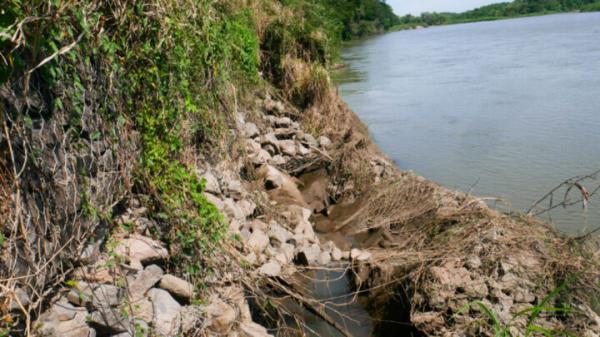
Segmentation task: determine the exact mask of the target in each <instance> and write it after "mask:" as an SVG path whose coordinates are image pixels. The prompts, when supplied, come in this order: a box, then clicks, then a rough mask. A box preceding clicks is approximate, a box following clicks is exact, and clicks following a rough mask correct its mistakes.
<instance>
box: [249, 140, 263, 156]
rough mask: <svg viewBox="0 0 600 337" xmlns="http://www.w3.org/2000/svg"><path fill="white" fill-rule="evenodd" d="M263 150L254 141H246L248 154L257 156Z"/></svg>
mask: <svg viewBox="0 0 600 337" xmlns="http://www.w3.org/2000/svg"><path fill="white" fill-rule="evenodd" d="M260 150H261V147H260V143H259V142H257V141H255V140H254V139H246V152H248V153H249V154H256V153H258V152H259V151H260Z"/></svg>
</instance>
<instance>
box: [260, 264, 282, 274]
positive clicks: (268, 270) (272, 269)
mask: <svg viewBox="0 0 600 337" xmlns="http://www.w3.org/2000/svg"><path fill="white" fill-rule="evenodd" d="M258 273H259V274H261V275H264V276H269V277H275V276H279V274H281V265H280V264H279V263H278V262H277V261H274V260H271V261H269V262H267V263H265V264H263V265H262V266H261V267H260V268H258Z"/></svg>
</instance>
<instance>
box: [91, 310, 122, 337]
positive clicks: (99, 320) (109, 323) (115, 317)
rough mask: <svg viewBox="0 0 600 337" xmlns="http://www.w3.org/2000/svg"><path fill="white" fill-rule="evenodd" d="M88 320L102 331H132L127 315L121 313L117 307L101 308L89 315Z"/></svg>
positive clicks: (115, 332) (116, 332) (114, 332)
mask: <svg viewBox="0 0 600 337" xmlns="http://www.w3.org/2000/svg"><path fill="white" fill-rule="evenodd" d="M88 320H89V322H90V323H92V324H93V325H94V326H96V327H98V329H100V330H102V331H108V332H110V333H113V334H118V333H121V332H127V331H130V329H131V327H130V324H129V320H128V319H127V317H125V316H123V315H121V312H120V311H119V310H118V309H117V308H101V309H99V310H97V311H94V312H92V313H91V315H89V317H88Z"/></svg>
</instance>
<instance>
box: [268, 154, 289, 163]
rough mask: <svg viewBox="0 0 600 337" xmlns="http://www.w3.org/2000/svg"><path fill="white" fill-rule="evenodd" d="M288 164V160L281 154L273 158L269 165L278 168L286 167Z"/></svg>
mask: <svg viewBox="0 0 600 337" xmlns="http://www.w3.org/2000/svg"><path fill="white" fill-rule="evenodd" d="M286 163H287V160H286V159H285V158H284V157H283V156H282V155H279V154H278V155H276V156H273V157H272V158H271V160H270V161H269V164H271V165H277V166H281V165H285V164H286Z"/></svg>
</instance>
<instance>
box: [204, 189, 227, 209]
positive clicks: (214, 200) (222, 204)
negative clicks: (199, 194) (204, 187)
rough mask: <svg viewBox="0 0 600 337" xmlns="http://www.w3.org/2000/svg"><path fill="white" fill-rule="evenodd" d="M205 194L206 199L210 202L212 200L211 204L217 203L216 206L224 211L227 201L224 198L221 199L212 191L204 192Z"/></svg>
mask: <svg viewBox="0 0 600 337" xmlns="http://www.w3.org/2000/svg"><path fill="white" fill-rule="evenodd" d="M203 195H204V197H205V198H206V200H207V201H208V202H210V203H211V204H213V205H215V207H216V208H217V209H218V210H219V211H223V210H224V209H225V202H223V200H221V199H220V198H218V197H216V196H214V195H212V194H210V193H203Z"/></svg>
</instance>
